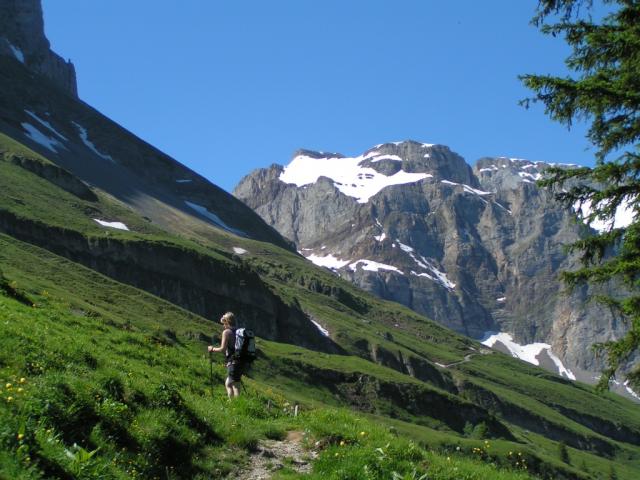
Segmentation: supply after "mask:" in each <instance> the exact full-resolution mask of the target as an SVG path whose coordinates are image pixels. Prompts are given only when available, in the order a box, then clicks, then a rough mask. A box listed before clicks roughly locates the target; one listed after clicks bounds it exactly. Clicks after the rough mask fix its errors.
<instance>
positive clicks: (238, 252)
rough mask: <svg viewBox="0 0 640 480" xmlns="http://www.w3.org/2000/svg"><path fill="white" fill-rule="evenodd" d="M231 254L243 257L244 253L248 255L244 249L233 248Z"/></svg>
mask: <svg viewBox="0 0 640 480" xmlns="http://www.w3.org/2000/svg"><path fill="white" fill-rule="evenodd" d="M233 253H235V254H237V255H244V254H245V253H248V252H247V251H246V250H245V249H244V248H240V247H233Z"/></svg>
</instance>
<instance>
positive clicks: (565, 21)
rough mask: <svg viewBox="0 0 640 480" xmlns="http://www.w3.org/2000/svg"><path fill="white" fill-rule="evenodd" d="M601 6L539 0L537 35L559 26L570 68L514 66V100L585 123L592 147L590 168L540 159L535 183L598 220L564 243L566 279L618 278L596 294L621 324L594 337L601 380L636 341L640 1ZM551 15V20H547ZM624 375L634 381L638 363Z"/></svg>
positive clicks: (639, 324) (639, 328)
mask: <svg viewBox="0 0 640 480" xmlns="http://www.w3.org/2000/svg"><path fill="white" fill-rule="evenodd" d="M603 3H604V7H605V8H606V9H607V11H608V13H607V14H606V15H605V16H604V17H603V18H602V19H599V20H594V18H593V14H594V8H593V7H594V5H593V1H592V0H540V2H539V5H538V11H537V15H536V16H535V17H534V18H533V20H532V23H533V24H534V25H536V26H538V27H539V28H540V30H541V31H542V32H543V33H544V34H547V35H552V36H554V37H555V36H557V35H561V36H563V37H564V39H565V41H566V42H567V43H568V44H569V45H570V46H571V47H572V53H571V54H570V55H569V57H568V58H567V59H566V64H567V66H568V67H569V69H570V70H571V71H572V72H574V73H575V75H574V76H573V77H557V76H552V75H522V76H521V77H520V79H521V80H522V81H523V83H524V84H525V85H526V86H527V87H528V88H530V89H531V90H533V92H534V93H535V96H534V97H533V98H528V99H525V100H523V101H522V102H521V103H522V104H523V105H524V106H525V107H528V106H529V104H530V103H531V102H541V103H543V104H544V106H545V112H546V113H547V114H548V115H549V116H550V117H551V118H552V119H553V120H556V121H558V122H560V123H562V124H565V125H567V127H571V125H572V123H573V122H574V121H576V120H578V121H586V122H587V123H588V124H589V129H588V133H587V137H588V139H589V140H590V142H591V143H592V144H593V146H594V147H595V149H596V154H595V155H596V165H595V167H594V168H586V167H582V168H574V169H567V168H562V167H554V168H550V169H549V170H548V171H547V173H548V175H547V176H546V178H545V179H544V180H542V181H541V182H540V184H541V185H543V186H547V187H552V188H553V189H554V190H555V191H556V192H557V196H558V198H559V199H560V200H562V201H564V202H566V204H567V205H574V206H577V207H580V210H582V208H583V207H586V208H585V210H583V212H584V213H583V215H582V216H583V220H585V221H586V223H588V224H592V223H593V222H595V221H598V222H603V223H604V224H605V225H607V228H605V229H604V231H601V232H600V233H597V234H595V233H594V234H592V235H591V236H589V237H586V238H583V239H581V240H579V241H578V242H575V243H573V244H572V245H570V246H569V250H570V251H576V252H581V255H582V257H581V258H582V262H583V266H582V268H580V269H579V270H577V271H571V272H565V273H564V275H563V277H564V279H565V281H566V282H567V284H568V285H569V286H570V287H574V286H576V285H583V284H586V283H587V284H588V283H591V284H606V283H607V282H610V281H611V280H613V279H616V281H618V280H621V281H622V282H624V284H625V289H627V290H628V292H625V293H624V295H621V296H619V297H618V298H612V297H599V298H598V300H600V301H602V302H603V303H605V304H606V305H609V306H610V307H612V308H614V309H616V310H618V311H619V312H620V313H621V314H622V316H623V318H624V319H625V321H627V322H628V330H627V333H626V335H625V336H624V337H622V338H620V339H619V340H617V341H609V342H605V343H602V344H597V345H595V348H596V350H597V351H600V352H602V353H606V356H607V368H606V369H605V371H604V375H602V377H601V381H600V387H601V388H606V387H607V386H608V383H609V381H610V380H611V378H612V377H614V376H615V373H616V371H617V370H618V368H619V367H620V366H621V365H623V363H624V362H625V361H627V360H628V359H629V358H630V357H631V355H632V354H633V353H634V352H636V351H637V350H638V347H639V346H640V222H638V213H640V201H639V197H640V143H639V141H640V2H638V1H637V0H603ZM550 19H553V23H549V22H548V20H550ZM624 208H626V209H627V210H631V211H632V212H633V221H632V222H631V224H630V225H628V226H626V228H625V227H622V226H620V225H616V222H615V221H614V218H615V215H616V211H618V210H619V209H624ZM629 378H630V379H631V381H632V382H636V383H637V382H639V381H640V370H639V369H637V368H636V369H635V370H634V371H633V372H632V373H631V374H630V375H629Z"/></svg>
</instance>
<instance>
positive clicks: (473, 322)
mask: <svg viewBox="0 0 640 480" xmlns="http://www.w3.org/2000/svg"><path fill="white" fill-rule="evenodd" d="M545 168H547V164H545V163H543V162H530V161H527V160H519V159H509V158H483V159H481V160H479V161H478V162H477V163H476V165H475V167H474V168H471V167H470V166H469V165H468V164H467V163H466V162H465V161H464V159H463V158H462V157H460V156H459V155H457V154H456V153H454V152H453V151H451V150H450V149H449V148H448V147H446V146H443V145H432V144H425V143H419V142H414V141H406V142H398V143H386V144H383V145H377V146H375V147H373V148H371V149H370V150H367V151H366V152H364V153H363V154H362V155H359V156H357V157H344V156H343V155H340V154H327V153H324V152H310V151H305V150H302V151H299V152H296V153H295V154H294V156H293V159H292V161H291V162H290V163H289V165H287V166H286V167H282V166H279V165H272V166H271V167H269V168H267V169H260V170H256V171H254V172H253V173H251V174H249V175H247V176H246V177H245V178H244V179H242V180H241V182H240V183H239V184H238V186H237V187H236V189H235V191H234V194H235V195H236V196H237V197H238V198H239V199H241V200H243V201H244V202H246V203H247V205H249V206H251V207H252V208H253V209H254V210H255V211H256V212H257V213H258V214H260V216H261V217H262V218H263V219H264V220H265V221H266V222H267V223H269V224H270V225H273V226H274V227H275V228H276V229H277V230H278V231H279V232H280V233H282V235H283V236H285V237H287V238H289V239H291V240H292V241H293V242H295V244H296V246H297V248H298V250H299V251H300V252H301V253H302V254H303V255H304V256H305V257H307V258H308V259H309V260H311V261H312V262H314V263H316V264H317V265H320V266H324V267H328V268H330V269H331V270H333V271H334V272H336V273H337V274H338V275H339V276H340V277H342V278H344V279H347V280H349V281H351V282H352V283H354V284H355V285H357V286H359V287H361V288H363V289H365V290H367V291H370V292H372V293H374V294H376V295H377V296H379V297H381V298H384V299H388V300H393V301H396V302H399V303H401V304H403V305H406V306H408V307H409V308H411V309H413V310H415V311H416V312H418V313H421V314H423V315H425V316H427V317H430V318H433V319H434V320H436V321H438V322H439V323H441V324H442V325H445V326H447V327H449V328H452V329H454V330H456V331H458V332H460V333H463V334H465V335H468V336H470V337H473V338H477V339H483V340H484V341H485V343H487V344H490V345H494V344H495V345H499V346H500V347H501V348H502V349H503V350H504V351H506V352H507V353H512V354H514V355H516V356H518V357H520V358H523V359H526V360H528V361H531V362H533V363H535V364H541V365H543V366H545V367H547V368H549V369H550V370H552V371H555V372H557V373H559V374H561V375H564V376H565V377H566V378H571V379H575V378H579V379H580V380H582V381H587V382H591V383H593V382H594V381H595V377H596V376H597V375H598V374H599V372H600V370H601V369H602V367H603V364H602V362H601V360H599V359H598V358H596V357H595V355H594V353H593V352H592V351H591V349H590V346H591V345H592V344H593V343H595V342H602V341H607V340H610V339H612V338H619V337H620V336H621V335H622V334H623V332H624V331H625V326H624V323H623V322H621V321H620V319H619V318H617V317H616V316H615V315H614V314H613V313H612V312H611V311H610V310H609V309H608V308H605V307H602V306H600V305H598V304H597V303H595V302H590V301H589V299H590V298H592V297H593V295H594V294H595V293H598V291H595V290H594V289H593V288H586V287H585V288H581V289H578V290H576V291H574V292H571V293H569V294H567V293H566V292H564V291H563V290H564V288H563V285H562V283H561V281H560V280H559V273H560V272H561V271H563V270H571V269H574V268H576V267H577V266H578V258H577V256H576V255H567V254H566V253H565V251H564V246H565V245H566V244H568V243H571V242H573V241H575V240H577V239H579V238H581V236H583V235H585V234H587V233H588V228H587V227H585V226H584V225H583V224H582V223H580V222H579V221H578V217H577V215H576V213H575V212H574V211H573V209H571V208H566V207H564V206H562V205H560V204H559V203H558V202H557V201H556V200H555V198H554V196H553V194H552V193H551V192H549V191H547V190H545V189H541V188H538V187H537V186H536V184H535V180H537V179H539V178H540V177H541V175H542V172H543V171H544V169H545ZM567 168H571V166H567ZM607 288H608V293H615V288H614V286H608V287H607ZM499 332H502V333H499ZM614 387H615V385H614ZM619 390H621V391H622V392H623V393H627V394H631V393H632V392H630V391H629V390H628V389H626V388H620V389H619Z"/></svg>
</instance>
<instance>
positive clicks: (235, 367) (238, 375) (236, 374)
mask: <svg viewBox="0 0 640 480" xmlns="http://www.w3.org/2000/svg"><path fill="white" fill-rule="evenodd" d="M243 370H244V368H243V366H242V365H241V364H239V363H228V364H227V377H228V378H230V379H231V380H233V381H234V382H240V381H242V374H243V373H244V371H243Z"/></svg>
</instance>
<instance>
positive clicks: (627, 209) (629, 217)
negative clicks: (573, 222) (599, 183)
mask: <svg viewBox="0 0 640 480" xmlns="http://www.w3.org/2000/svg"><path fill="white" fill-rule="evenodd" d="M573 210H574V212H576V213H577V214H578V217H579V218H580V219H581V220H583V221H585V220H586V218H587V217H588V216H589V215H591V212H592V209H591V202H590V201H588V200H587V201H586V202H584V203H582V205H581V204H580V202H576V203H574V204H573ZM634 217H635V214H634V211H633V207H632V206H631V203H630V202H629V200H627V199H626V198H625V199H624V200H623V201H622V202H621V203H620V205H618V208H617V209H616V214H615V215H614V217H613V219H611V220H608V221H604V220H600V219H595V220H593V221H592V222H591V224H590V227H591V228H593V229H595V230H597V231H598V232H606V231H608V230H609V229H610V228H625V227H628V226H629V225H630V224H631V223H632V222H633V219H634ZM585 223H587V222H586V221H585Z"/></svg>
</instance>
